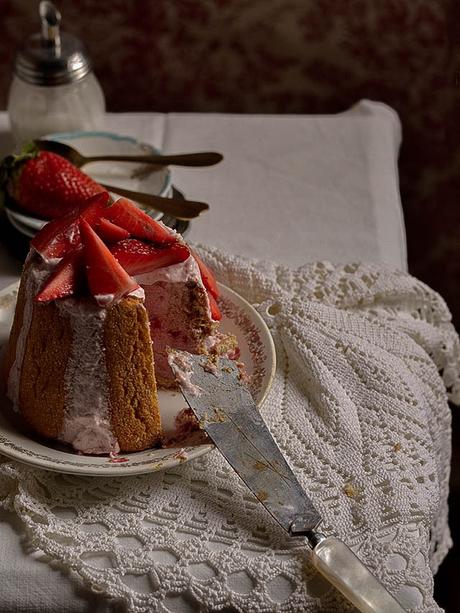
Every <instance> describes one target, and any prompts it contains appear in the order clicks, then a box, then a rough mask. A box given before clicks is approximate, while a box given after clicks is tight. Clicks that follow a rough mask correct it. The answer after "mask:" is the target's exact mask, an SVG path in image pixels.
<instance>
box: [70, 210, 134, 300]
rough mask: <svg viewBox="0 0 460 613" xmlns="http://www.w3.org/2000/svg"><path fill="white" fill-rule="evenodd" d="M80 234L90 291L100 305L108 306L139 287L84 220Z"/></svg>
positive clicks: (81, 223)
mask: <svg viewBox="0 0 460 613" xmlns="http://www.w3.org/2000/svg"><path fill="white" fill-rule="evenodd" d="M80 232H81V237H82V241H83V245H84V252H85V263H86V276H87V279H88V286H89V291H90V293H91V294H92V295H93V296H94V297H95V298H96V300H97V301H98V302H99V303H101V304H104V305H106V304H108V303H110V302H112V301H113V300H116V299H117V298H121V297H122V296H124V295H126V294H129V292H132V291H133V290H135V289H137V288H138V287H139V285H138V284H137V283H136V282H135V281H134V279H132V278H131V277H130V276H129V275H128V273H127V272H126V271H125V270H124V269H123V268H122V266H121V265H120V264H119V263H118V262H117V260H116V259H115V258H114V257H113V255H112V254H111V253H110V251H109V249H108V247H106V245H104V243H103V242H102V240H101V239H100V238H99V236H98V235H97V234H96V232H95V231H94V230H93V229H92V228H91V226H90V225H89V224H88V223H87V222H86V221H85V220H84V219H82V220H81V222H80Z"/></svg>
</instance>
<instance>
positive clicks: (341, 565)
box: [168, 349, 404, 613]
mask: <svg viewBox="0 0 460 613" xmlns="http://www.w3.org/2000/svg"><path fill="white" fill-rule="evenodd" d="M168 357H169V364H170V366H171V368H172V371H173V373H174V375H175V378H176V381H177V383H178V385H179V387H180V389H181V392H182V394H183V396H184V398H185V400H186V402H187V404H188V405H189V406H190V408H191V409H192V411H193V412H194V414H195V416H196V418H197V420H198V423H199V425H200V427H201V428H202V429H203V430H205V431H206V433H207V434H208V436H209V437H210V438H211V440H212V441H213V442H214V444H215V445H216V447H217V448H218V449H219V451H220V452H221V453H222V455H223V456H224V458H225V459H226V460H227V461H228V463H229V464H230V465H231V466H232V467H233V468H234V470H235V471H236V472H237V474H238V475H239V476H240V477H241V478H242V480H243V481H244V483H245V484H246V485H247V487H248V488H249V489H250V490H251V491H252V493H253V494H254V495H255V496H256V498H257V499H258V500H259V502H260V503H261V504H262V505H263V506H264V507H265V508H266V510H267V511H268V512H269V513H270V515H271V516H272V517H273V518H274V519H275V520H276V521H277V522H278V524H279V525H280V526H281V527H282V528H284V530H286V531H287V532H288V533H289V535H290V536H292V537H296V536H297V537H299V536H302V537H306V539H307V544H308V545H309V547H310V549H311V561H312V563H313V565H314V566H315V567H316V568H317V570H318V571H319V572H321V574H323V576H325V577H326V579H328V580H329V581H330V583H331V584H332V585H334V586H335V587H336V588H337V589H338V590H339V591H340V592H341V593H342V594H343V595H344V596H345V597H346V598H347V599H348V600H349V601H350V602H351V603H352V604H354V605H355V606H356V607H357V608H358V609H359V610H360V611H362V612H363V613H377V612H378V611H385V612H386V613H403V612H404V609H403V608H402V607H401V605H400V604H399V603H398V601H397V600H396V599H395V598H394V597H393V596H392V595H391V594H390V593H389V592H388V591H387V590H386V588H385V587H384V586H383V585H382V584H381V583H380V582H379V581H378V580H377V579H376V577H374V575H372V574H371V573H370V571H369V570H368V569H367V567H366V566H365V565H364V564H363V563H362V562H361V561H360V560H359V558H358V557H357V556H356V555H355V554H354V553H353V552H352V550H351V549H349V548H348V547H347V546H346V545H345V543H343V542H342V541H341V540H340V539H338V538H336V537H334V536H328V537H326V536H324V535H323V534H321V533H320V532H317V531H316V529H317V527H318V525H319V524H320V522H321V516H320V514H319V513H318V511H317V509H316V508H315V505H314V504H313V502H312V501H311V500H310V498H309V497H308V496H307V494H306V493H305V491H304V490H303V489H302V487H301V485H300V483H299V482H298V480H297V478H296V476H295V475H294V473H293V472H292V470H291V468H290V467H289V465H288V463H287V462H286V460H285V458H284V456H283V454H282V453H281V451H280V449H279V447H278V446H277V444H276V442H275V441H274V439H273V437H272V435H271V433H270V431H269V429H268V427H267V426H266V424H265V422H264V421H263V419H262V416H261V414H260V413H259V411H258V409H257V407H256V405H255V402H254V400H253V398H252V396H251V393H250V391H249V389H248V388H247V386H246V385H244V383H243V378H244V377H243V376H242V374H241V372H240V370H239V369H238V367H237V365H236V364H235V362H234V361H233V360H229V359H227V358H222V357H217V356H209V355H193V354H189V353H187V352H185V351H179V350H175V349H174V350H170V351H169V356H168Z"/></svg>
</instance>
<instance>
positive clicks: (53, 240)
mask: <svg viewBox="0 0 460 613" xmlns="http://www.w3.org/2000/svg"><path fill="white" fill-rule="evenodd" d="M109 201H110V195H109V193H108V192H102V193H100V194H96V195H95V196H92V197H91V198H88V199H87V200H85V202H84V204H83V205H82V206H81V207H79V208H77V209H74V210H73V211H71V212H70V213H68V214H67V215H65V216H64V217H59V218H58V219H55V220H54V221H50V222H49V223H47V224H46V225H45V226H43V228H42V229H41V230H40V232H38V234H36V236H35V237H34V238H33V239H32V241H31V245H32V247H33V248H34V249H35V250H36V251H38V253H39V254H40V255H41V256H42V257H43V258H45V259H50V258H61V257H62V256H63V255H64V254H65V253H67V251H69V250H71V249H73V248H75V247H76V246H78V245H80V244H81V240H80V227H79V219H80V218H83V219H85V220H86V221H87V222H88V223H89V224H90V225H93V224H94V223H95V222H96V221H97V220H98V219H99V218H100V217H101V215H102V213H103V212H104V210H105V208H106V207H107V205H108V203H109Z"/></svg>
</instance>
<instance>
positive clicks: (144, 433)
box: [4, 192, 236, 454]
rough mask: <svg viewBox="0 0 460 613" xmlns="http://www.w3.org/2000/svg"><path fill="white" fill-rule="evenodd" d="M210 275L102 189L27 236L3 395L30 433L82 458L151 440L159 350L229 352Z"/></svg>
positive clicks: (178, 244)
mask: <svg viewBox="0 0 460 613" xmlns="http://www.w3.org/2000/svg"><path fill="white" fill-rule="evenodd" d="M217 297H218V289H217V285H216V282H215V279H214V277H213V275H212V273H211V271H210V270H209V269H208V268H207V267H206V266H205V264H204V263H203V262H202V261H201V260H200V259H199V258H198V256H197V255H196V254H195V253H193V252H192V251H191V250H190V248H189V246H188V245H187V244H186V243H185V241H184V240H183V239H182V237H181V236H180V235H178V234H177V233H176V232H174V231H173V230H170V229H169V228H167V227H166V226H164V225H163V224H161V223H159V222H156V221H154V220H152V219H151V218H150V217H149V216H148V215H146V214H145V213H143V212H142V211H140V210H139V209H138V208H137V207H136V206H135V205H134V204H133V203H131V202H130V201H128V200H126V199H124V198H121V199H119V200H116V201H115V202H113V201H112V200H111V199H110V197H109V194H108V193H107V192H102V193H99V194H96V195H95V196H93V197H92V198H90V199H89V200H87V201H86V202H85V205H84V206H83V207H80V208H79V209H75V210H74V211H71V212H70V213H68V214H67V215H65V216H64V217H60V218H58V219H56V220H54V221H51V222H50V223H48V224H47V225H46V226H44V227H43V229H42V230H41V231H40V232H39V233H38V234H37V235H36V237H35V238H34V239H33V240H32V242H31V249H30V252H29V254H28V257H27V260H26V262H25V265H24V271H23V274H22V278H21V284H20V288H19V294H18V301H17V306H16V312H15V317H14V322H13V327H12V330H11V334H10V339H9V343H8V347H7V351H6V355H5V360H4V376H5V382H6V392H7V396H8V397H9V399H10V400H11V402H12V404H13V407H14V409H15V411H17V412H19V413H20V416H21V418H22V419H23V421H24V422H25V424H26V425H27V426H28V427H30V428H31V429H32V430H33V431H35V432H36V433H38V434H39V435H41V436H44V437H47V438H50V439H55V440H58V441H61V442H64V443H68V444H70V445H72V446H73V447H74V449H75V450H77V451H79V452H81V453H86V454H103V453H117V452H118V451H123V452H127V451H140V450H143V449H146V448H149V447H152V446H155V445H157V444H158V443H159V441H160V438H161V435H162V431H161V421H160V411H159V407H158V399H157V387H166V388H168V387H174V386H175V383H174V378H173V375H172V372H171V370H170V368H169V365H168V362H167V354H166V350H167V348H168V347H172V348H177V349H184V350H186V351H189V352H191V353H211V354H226V355H231V354H232V352H234V351H235V350H236V339H235V337H233V336H232V335H224V334H222V333H220V332H218V321H219V320H220V318H221V315H220V312H219V308H218V306H217V302H216V299H217Z"/></svg>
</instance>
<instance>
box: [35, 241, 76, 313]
mask: <svg viewBox="0 0 460 613" xmlns="http://www.w3.org/2000/svg"><path fill="white" fill-rule="evenodd" d="M82 273H83V251H82V249H81V248H80V249H75V250H74V251H71V252H69V253H68V254H67V255H66V256H65V257H63V258H62V260H61V261H60V262H59V264H58V265H57V266H56V268H55V269H54V271H53V272H52V273H51V275H50V276H49V277H48V279H47V280H46V281H45V283H44V284H43V285H42V287H41V289H40V291H39V292H38V294H37V295H36V296H35V301H36V302H49V301H50V300H58V299H59V298H66V297H67V296H72V294H74V293H75V291H76V289H77V287H78V285H79V283H80V280H81V278H82V276H83V275H82Z"/></svg>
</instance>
